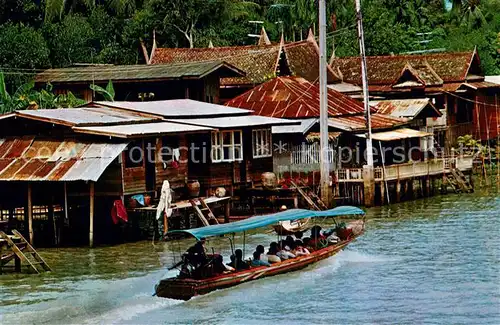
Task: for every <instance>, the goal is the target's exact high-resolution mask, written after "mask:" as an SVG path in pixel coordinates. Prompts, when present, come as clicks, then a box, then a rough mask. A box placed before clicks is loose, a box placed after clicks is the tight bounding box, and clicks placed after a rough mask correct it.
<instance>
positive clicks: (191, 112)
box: [88, 99, 252, 118]
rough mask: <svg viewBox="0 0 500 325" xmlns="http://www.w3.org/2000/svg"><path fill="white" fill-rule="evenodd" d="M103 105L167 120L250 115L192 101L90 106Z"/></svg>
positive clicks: (92, 104)
mask: <svg viewBox="0 0 500 325" xmlns="http://www.w3.org/2000/svg"><path fill="white" fill-rule="evenodd" d="M95 105H102V106H106V107H115V108H119V109H125V110H128V111H134V112H139V113H146V114H152V115H157V116H161V117H165V118H198V117H211V116H217V117H221V116H234V115H249V114H251V113H252V112H251V111H249V110H246V109H238V108H233V107H226V106H223V105H217V104H211V103H205V102H200V101H197V100H192V99H171V100H156V101H151V102H94V103H90V104H88V106H95Z"/></svg>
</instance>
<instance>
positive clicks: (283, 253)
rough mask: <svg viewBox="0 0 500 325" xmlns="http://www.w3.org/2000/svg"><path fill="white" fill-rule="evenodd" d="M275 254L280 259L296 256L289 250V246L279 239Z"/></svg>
mask: <svg viewBox="0 0 500 325" xmlns="http://www.w3.org/2000/svg"><path fill="white" fill-rule="evenodd" d="M276 256H278V257H279V258H281V260H287V259H289V258H295V257H296V256H295V255H294V254H293V253H292V252H291V251H290V247H289V246H288V245H286V243H285V241H283V240H281V241H280V242H279V245H278V252H277V253H276Z"/></svg>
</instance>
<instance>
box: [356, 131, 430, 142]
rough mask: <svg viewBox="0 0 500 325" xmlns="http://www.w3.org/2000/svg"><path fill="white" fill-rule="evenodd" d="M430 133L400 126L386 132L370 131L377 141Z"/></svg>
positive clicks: (426, 135) (428, 134)
mask: <svg viewBox="0 0 500 325" xmlns="http://www.w3.org/2000/svg"><path fill="white" fill-rule="evenodd" d="M431 135H432V133H429V132H423V131H418V130H414V129H408V128H401V129H397V130H392V131H386V132H377V133H372V139H373V140H377V141H396V140H403V139H410V138H423V137H428V136H431ZM356 136H358V137H360V138H364V137H365V135H364V134H357V135H356Z"/></svg>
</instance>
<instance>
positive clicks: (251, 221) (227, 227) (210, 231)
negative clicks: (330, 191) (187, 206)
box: [168, 206, 365, 240]
mask: <svg viewBox="0 0 500 325" xmlns="http://www.w3.org/2000/svg"><path fill="white" fill-rule="evenodd" d="M364 214H365V212H364V211H363V210H361V209H360V208H357V207H353V206H341V207H337V208H334V209H331V210H326V211H311V210H304V209H291V210H287V211H282V212H278V213H274V214H268V215H262V216H255V217H251V218H248V219H245V220H240V221H236V222H232V223H224V224H220V225H212V226H206V227H201V228H194V229H187V230H172V231H169V232H168V235H175V234H188V235H191V236H193V237H195V238H196V239H198V240H199V239H201V238H203V237H214V236H221V235H225V234H232V233H238V232H243V231H247V230H252V229H257V228H262V227H266V226H269V225H275V224H277V223H278V222H280V221H287V220H290V221H294V220H300V219H307V218H322V217H323V218H324V217H338V216H347V215H364Z"/></svg>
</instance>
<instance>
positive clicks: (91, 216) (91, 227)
mask: <svg viewBox="0 0 500 325" xmlns="http://www.w3.org/2000/svg"><path fill="white" fill-rule="evenodd" d="M89 190H90V193H89V199H90V209H89V210H90V211H89V246H90V247H92V246H94V207H95V192H94V182H90V185H89Z"/></svg>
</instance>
